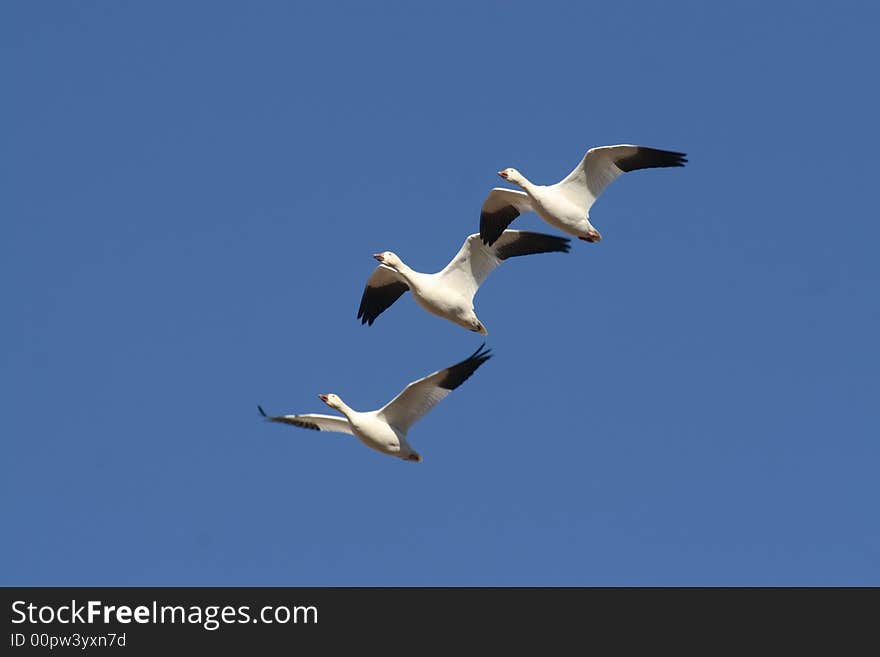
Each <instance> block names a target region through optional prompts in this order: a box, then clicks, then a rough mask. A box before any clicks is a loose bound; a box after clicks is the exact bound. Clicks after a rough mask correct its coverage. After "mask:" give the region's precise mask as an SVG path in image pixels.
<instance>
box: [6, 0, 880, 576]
mask: <svg viewBox="0 0 880 657" xmlns="http://www.w3.org/2000/svg"><path fill="white" fill-rule="evenodd" d="M535 8H536V5H535V4H534V3H522V2H515V1H511V2H503V3H456V2H448V3H440V4H438V3H424V4H423V5H421V6H411V5H410V3H407V4H404V3H372V4H369V5H368V4H367V3H357V4H354V3H352V4H341V3H313V4H302V3H293V2H278V3H275V2H260V3H243V2H239V3H228V2H227V3H214V2H211V3H208V2H188V3H171V2H156V3H152V2H151V3H144V2H141V3H135V2H119V3H91V4H84V3H53V2H41V3H30V2H8V3H3V5H2V7H0V75H2V82H3V91H4V93H3V96H4V101H3V103H2V106H0V121H2V133H3V138H2V142H3V143H2V148H0V167H2V169H0V180H2V194H0V215H2V217H3V221H2V239H0V289H2V299H3V302H4V321H3V322H2V323H0V338H2V339H0V345H2V347H0V365H2V373H3V376H2V378H0V393H2V394H0V398H2V409H3V412H2V413H0V435H2V441H3V442H2V444H3V454H4V458H3V459H2V464H0V474H2V476H0V499H2V506H0V508H2V516H0V521H2V524H3V527H4V532H3V533H4V539H3V541H2V542H0V563H2V564H3V567H2V571H0V583H3V584H29V585H49V584H69V585H77V584H92V585H246V584H251V585H740V584H761V585H836V584H856V585H857V584H873V585H880V516H878V514H877V500H878V497H880V483H878V477H877V464H878V461H880V446H878V440H880V431H878V429H880V427H878V425H880V422H878V405H877V404H878V398H880V394H878V393H880V385H878V372H880V356H878V349H877V336H878V335H880V305H878V287H880V259H878V257H877V254H876V252H877V244H878V241H880V222H878V220H877V219H878V218H877V208H876V204H875V198H874V196H875V190H876V186H877V181H876V177H877V172H878V165H877V153H878V152H880V132H878V130H877V128H876V117H877V116H878V115H880V107H878V105H880V96H878V92H877V88H876V87H877V85H876V83H874V78H875V77H876V70H875V69H876V63H877V61H878V55H880V53H878V47H877V45H876V34H875V31H876V30H875V26H876V25H877V21H878V18H880V12H878V10H877V9H876V8H873V7H870V6H868V5H867V4H861V3H853V4H848V3H821V4H820V3H797V4H795V3H773V4H770V5H768V4H767V3H728V4H725V5H723V6H722V5H720V4H719V3H696V2H694V3H680V2H671V3H625V2H620V3H612V4H610V5H609V3H586V2H577V3H575V2H572V3H542V4H541V8H540V10H539V12H538V13H537V14H535V13H533V12H534V11H535ZM615 143H640V144H645V145H650V146H655V147H659V148H668V149H673V150H681V151H686V152H687V153H688V156H689V159H690V163H689V164H688V166H687V167H686V168H684V169H672V170H653V171H640V172H636V173H632V174H627V175H626V176H624V177H623V178H621V179H619V180H618V181H617V182H615V183H614V185H612V186H611V187H610V188H609V189H608V190H607V191H606V192H605V194H604V195H603V196H602V198H601V199H600V201H599V202H598V203H597V204H596V205H595V206H594V208H593V210H592V213H591V215H592V219H593V223H594V224H595V225H596V227H597V228H598V229H599V230H600V231H601V232H602V234H603V236H604V240H603V242H602V243H601V244H598V245H591V244H586V243H582V242H576V243H575V244H573V247H574V248H573V249H572V252H571V253H570V254H568V255H548V256H534V257H530V258H520V259H516V260H513V261H511V262H509V263H507V264H505V265H504V266H503V267H502V268H501V269H499V270H498V271H496V272H495V273H494V274H493V276H492V277H491V278H490V279H489V281H488V282H487V283H486V285H485V286H484V287H483V288H482V289H481V291H480V293H479V295H478V296H477V310H478V313H479V316H480V318H481V319H482V320H483V322H484V323H485V324H486V326H487V327H488V329H489V331H490V333H489V335H488V338H487V341H488V345H489V346H490V347H492V348H493V350H494V352H495V356H496V357H495V358H494V359H492V360H491V361H489V362H488V363H487V364H486V365H485V366H484V367H483V368H481V369H480V370H479V371H478V372H477V373H476V375H475V376H474V377H472V378H471V379H470V380H469V381H467V382H466V383H465V384H464V385H463V386H462V387H461V388H459V389H458V390H457V391H455V392H454V393H453V394H452V395H450V396H449V397H448V398H447V399H446V400H445V401H443V402H442V403H441V404H440V405H438V406H437V407H436V408H435V409H434V411H432V413H431V414H430V415H428V416H427V417H426V418H425V419H423V420H422V422H420V423H419V424H418V425H416V427H415V428H414V429H413V431H412V433H411V434H410V438H411V441H412V444H413V446H414V447H415V448H416V449H417V450H418V451H419V452H420V453H421V454H422V455H423V456H424V458H425V461H424V463H421V464H412V463H406V462H403V461H399V460H397V459H392V458H388V457H384V456H382V455H380V454H378V453H375V452H372V451H370V450H368V449H366V448H364V447H363V446H362V445H360V444H359V443H357V442H356V441H355V440H354V439H351V438H347V437H344V436H341V435H332V434H318V433H315V432H307V431H300V430H297V429H295V428H292V427H285V426H276V425H270V424H267V423H264V422H262V421H261V419H260V418H259V417H258V415H257V411H256V405H257V404H258V403H260V404H262V405H263V406H264V407H265V408H266V409H267V410H269V411H270V412H322V411H324V410H326V409H325V408H324V407H323V405H322V404H321V403H320V402H319V401H318V400H317V399H316V397H315V395H316V394H317V393H319V392H336V393H338V394H340V395H341V396H342V397H343V398H344V399H345V400H346V401H347V402H348V403H349V404H351V405H352V406H354V407H355V408H360V409H370V408H375V407H377V406H379V405H381V404H382V403H384V402H385V401H387V400H388V399H389V398H390V397H391V396H393V395H395V394H396V393H397V392H398V391H399V390H400V389H401V388H402V387H403V386H404V385H405V384H406V383H408V382H409V381H411V380H413V379H415V378H418V377H420V376H423V375H424V374H427V373H428V372H431V371H433V370H435V369H438V368H440V367H444V366H446V365H449V364H451V363H454V362H456V361H457V360H459V359H461V358H463V357H464V356H466V355H467V354H469V353H470V352H471V351H473V350H474V349H475V348H476V347H477V346H478V345H479V342H480V338H479V336H475V335H473V334H470V333H468V332H466V331H464V330H462V329H460V328H458V327H456V326H454V325H452V324H450V323H448V322H444V321H442V320H439V319H437V318H434V317H431V316H429V315H427V314H426V313H424V312H423V311H422V310H421V309H419V308H418V307H416V305H415V304H414V303H413V302H412V299H410V298H404V299H402V300H401V301H400V302H398V303H397V304H396V305H395V306H394V307H392V308H391V309H390V310H389V311H387V312H386V313H385V314H384V315H382V316H381V317H380V318H379V319H378V321H377V322H376V324H375V325H374V326H373V327H372V328H366V327H362V326H361V325H360V323H359V322H358V321H357V320H356V319H355V314H356V311H357V307H358V302H359V300H360V295H361V291H362V288H363V284H364V282H365V281H366V278H367V277H368V275H369V273H370V272H371V271H372V269H373V266H374V265H375V262H374V261H373V260H372V259H371V258H370V254H372V253H375V252H376V251H380V250H385V249H390V250H394V251H396V252H397V253H398V254H400V255H401V256H402V257H403V258H404V259H405V260H406V261H407V262H408V263H409V264H410V265H412V266H413V267H415V268H416V269H420V270H423V271H433V270H436V269H439V268H440V267H442V266H443V265H444V264H445V263H446V262H447V260H448V259H449V258H450V257H451V256H452V255H453V254H454V253H455V251H456V250H457V249H458V247H459V245H460V243H461V241H462V239H463V238H464V237H465V236H466V235H467V234H469V233H471V232H474V231H475V230H476V229H477V225H478V216H479V207H480V204H481V203H482V201H483V199H484V197H485V195H486V192H487V191H488V190H489V189H490V188H491V187H494V186H497V185H499V184H501V183H502V181H501V180H500V179H499V178H498V177H497V176H496V174H495V172H496V171H497V170H498V169H500V168H502V167H505V166H515V167H517V168H519V169H520V170H521V171H523V173H525V174H526V175H527V176H529V177H530V178H531V179H532V180H533V181H536V182H547V183H549V182H554V181H556V180H558V179H559V178H561V177H562V176H564V175H565V174H566V173H567V172H568V171H569V170H570V169H571V168H572V167H573V166H574V164H575V163H576V162H577V161H578V160H579V159H580V157H581V156H582V154H583V152H584V151H585V150H586V149H587V148H589V147H591V146H598V145H605V144H615ZM515 227H518V228H521V229H532V230H542V231H543V230H546V231H547V232H552V229H551V228H550V227H549V226H546V225H545V224H543V222H541V221H540V220H539V219H538V218H537V217H535V216H534V215H530V216H523V217H521V218H520V219H518V220H517V222H516V224H515Z"/></svg>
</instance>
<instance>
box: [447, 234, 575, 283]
mask: <svg viewBox="0 0 880 657" xmlns="http://www.w3.org/2000/svg"><path fill="white" fill-rule="evenodd" d="M570 242H571V240H569V239H568V238H565V237H556V236H555V235H545V234H544V233H533V232H530V231H526V230H505V231H504V232H503V233H501V235H500V237H499V238H498V239H497V240H496V241H495V242H494V244H492V246H486V244H484V243H483V241H482V239H481V238H480V236H479V235H477V234H476V233H475V234H473V235H469V236H468V237H467V239H465V241H464V244H462V245H461V249H459V251H458V253H457V254H456V255H455V257H454V258H453V259H452V260H451V261H450V263H449V264H448V265H446V267H444V268H443V271H441V272H440V274H439V275H440V277H441V278H443V279H444V281H445V282H446V283H447V284H448V285H450V286H452V287H455V288H456V289H459V290H461V291H463V292H466V293H467V294H468V295H470V297H471V298H473V296H474V295H475V294H476V293H477V289H478V288H479V287H480V285H482V284H483V281H485V280H486V279H487V278H488V277H489V274H491V273H492V270H493V269H495V268H496V267H497V266H498V265H500V264H501V263H502V262H504V261H505V260H507V259H508V258H514V257H516V256H523V255H532V254H534V253H553V252H562V253H566V252H568V249H569V246H570Z"/></svg>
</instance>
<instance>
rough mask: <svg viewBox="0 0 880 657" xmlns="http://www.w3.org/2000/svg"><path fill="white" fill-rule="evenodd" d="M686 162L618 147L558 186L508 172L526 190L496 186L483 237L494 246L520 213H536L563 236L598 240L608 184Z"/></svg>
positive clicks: (671, 154) (600, 152)
mask: <svg viewBox="0 0 880 657" xmlns="http://www.w3.org/2000/svg"><path fill="white" fill-rule="evenodd" d="M686 162H687V158H686V157H685V154H684V153H679V152H677V151H664V150H660V149H657V148H648V147H647V146H635V145H632V144H618V145H617V146H600V147H598V148H591V149H590V150H588V151H587V153H586V155H584V157H583V159H582V160H581V161H580V163H579V164H578V165H577V166H576V167H575V168H574V169H573V170H572V171H571V173H569V174H568V175H567V176H566V177H565V178H563V179H562V180H560V181H559V182H558V183H556V184H554V185H536V184H534V183H533V182H531V181H530V180H529V179H528V178H526V177H525V176H524V175H522V174H521V173H520V172H519V171H517V170H516V169H513V168H507V169H503V170H501V171H499V172H498V175H499V176H501V177H502V178H504V179H505V180H507V181H508V182H511V183H513V184H515V185H518V186H519V187H520V188H521V189H522V191H519V190H514V189H504V188H502V187H496V188H494V189H492V190H491V191H490V192H489V195H488V196H487V197H486V200H485V201H484V202H483V208H482V210H481V212H480V238H481V239H482V240H483V243H485V244H487V245H490V246H491V245H492V244H494V243H495V241H496V240H497V239H498V238H499V237H500V236H501V234H502V233H503V231H504V230H505V229H506V228H507V227H508V226H509V225H510V224H511V222H512V221H513V220H514V219H516V218H517V217H518V216H519V215H521V214H523V213H524V212H535V213H536V214H537V215H538V216H539V217H541V219H543V220H544V221H546V222H547V223H548V224H550V225H551V226H554V227H556V228H558V229H559V230H561V231H563V232H564V233H568V234H569V235H574V236H575V237H577V238H578V239H581V240H584V241H587V242H598V241H600V240H601V239H602V235H601V234H600V233H599V231H598V230H596V228H595V227H594V226H593V224H591V223H590V208H591V207H592V206H593V203H595V202H596V199H597V198H599V195H600V194H601V193H602V191H603V190H604V189H605V188H606V187H607V186H608V185H609V184H611V183H612V182H613V181H614V180H615V179H616V178H617V177H618V176H621V175H623V174H624V173H626V172H627V171H636V170H638V169H653V168H658V167H682V166H684V165H685V163H686Z"/></svg>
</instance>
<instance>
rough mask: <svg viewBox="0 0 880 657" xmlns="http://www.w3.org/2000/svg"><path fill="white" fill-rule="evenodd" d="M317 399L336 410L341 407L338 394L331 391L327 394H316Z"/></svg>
mask: <svg viewBox="0 0 880 657" xmlns="http://www.w3.org/2000/svg"><path fill="white" fill-rule="evenodd" d="M318 399H320V400H321V401H322V402H324V403H325V404H327V406H329V407H330V408H333V409H336V410H337V411H338V410H339V409H340V408H342V405H343V404H342V400H341V399H340V398H339V395H334V394H333V393H332V392H331V393H329V394H327V395H318Z"/></svg>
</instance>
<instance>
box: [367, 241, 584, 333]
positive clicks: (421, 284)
mask: <svg viewBox="0 0 880 657" xmlns="http://www.w3.org/2000/svg"><path fill="white" fill-rule="evenodd" d="M570 242H571V240H569V239H568V238H565V237H555V236H553V235H544V234H543V233H531V232H528V231H524V230H505V231H503V232H502V233H501V235H500V236H499V237H498V238H497V240H495V241H494V244H493V245H492V246H486V245H485V244H483V242H482V241H481V240H480V236H479V235H477V234H476V233H474V234H473V235H469V236H468V237H467V239H465V241H464V244H462V246H461V249H459V251H458V253H457V254H456V256H455V257H454V258H453V259H452V261H451V262H450V263H449V264H448V265H446V267H444V268H443V270H442V271H439V272H437V273H435V274H423V273H421V272H417V271H414V270H412V269H410V268H409V267H407V266H406V265H405V264H404V263H403V261H402V260H401V259H400V258H399V257H398V256H397V254H395V253H393V252H391V251H384V252H383V253H376V254H374V255H373V257H374V258H375V259H376V260H378V261H379V262H380V263H382V264H380V265H379V266H378V267H377V268H376V270H375V271H374V272H373V274H372V275H371V276H370V278H369V279H368V280H367V285H366V287H365V288H364V294H363V296H362V297H361V305H360V308H358V314H357V316H358V319H360V320H361V324H369V325H370V326H372V324H373V322H374V321H376V318H377V317H378V316H379V315H381V314H382V313H383V312H384V311H385V310H386V309H387V308H388V307H389V306H391V304H393V303H394V302H395V301H397V299H398V298H400V295H402V294H403V293H404V292H406V291H407V290H411V291H412V293H413V297H414V298H415V300H416V302H417V303H418V304H419V305H420V306H421V307H422V308H424V309H425V310H427V311H428V312H429V313H432V314H434V315H437V316H438V317H442V318H444V319H448V320H449V321H450V322H455V323H456V324H458V325H459V326H463V327H464V328H466V329H468V330H470V331H475V332H477V333H481V334H483V335H486V333H488V331H486V328H485V327H484V326H483V324H482V322H480V320H479V319H477V316H476V314H475V313H474V295H475V294H476V293H477V289H478V288H479V287H480V285H482V283H483V281H485V280H486V278H487V277H488V276H489V274H490V273H491V272H492V270H493V269H495V267H497V266H498V265H500V264H501V263H502V262H503V261H504V260H507V258H513V257H515V256H522V255H531V254H533V253H551V252H559V251H561V252H563V253H566V252H568V250H569V245H570Z"/></svg>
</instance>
